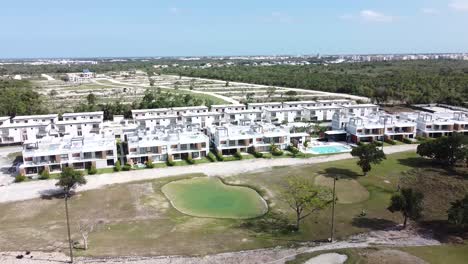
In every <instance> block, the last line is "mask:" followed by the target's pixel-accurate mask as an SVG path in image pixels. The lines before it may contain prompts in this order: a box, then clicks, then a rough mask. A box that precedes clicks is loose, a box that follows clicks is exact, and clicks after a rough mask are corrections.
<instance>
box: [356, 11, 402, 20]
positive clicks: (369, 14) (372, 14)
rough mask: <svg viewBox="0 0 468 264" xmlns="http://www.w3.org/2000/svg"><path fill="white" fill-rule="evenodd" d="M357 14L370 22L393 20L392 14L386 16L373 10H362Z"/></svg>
mask: <svg viewBox="0 0 468 264" xmlns="http://www.w3.org/2000/svg"><path fill="white" fill-rule="evenodd" d="M359 15H360V17H361V18H362V19H364V20H365V21H371V22H392V21H393V20H394V18H393V17H392V16H388V15H385V14H383V13H380V12H377V11H374V10H362V11H361V12H360V13H359Z"/></svg>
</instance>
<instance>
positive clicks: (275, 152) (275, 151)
mask: <svg viewBox="0 0 468 264" xmlns="http://www.w3.org/2000/svg"><path fill="white" fill-rule="evenodd" d="M270 152H271V154H272V155H273V156H281V155H283V151H282V150H281V149H280V148H279V147H278V146H277V145H271V146H270Z"/></svg>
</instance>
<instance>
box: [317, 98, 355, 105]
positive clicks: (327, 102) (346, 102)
mask: <svg viewBox="0 0 468 264" xmlns="http://www.w3.org/2000/svg"><path fill="white" fill-rule="evenodd" d="M317 103H318V104H319V105H318V106H337V105H341V106H344V105H353V104H355V103H356V102H355V101H353V100H348V99H329V100H317Z"/></svg>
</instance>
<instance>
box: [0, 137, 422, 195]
mask: <svg viewBox="0 0 468 264" xmlns="http://www.w3.org/2000/svg"><path fill="white" fill-rule="evenodd" d="M416 147H417V145H398V146H389V147H385V148H384V151H385V153H386V154H392V153H396V152H404V151H415V150H416ZM350 158H352V156H351V154H349V153H344V154H337V155H330V156H317V157H312V158H308V159H299V158H298V159H294V158H281V159H249V160H241V161H231V162H213V163H203V164H197V165H188V166H183V167H167V168H159V169H153V170H137V171H122V172H119V173H106V174H100V175H93V176H88V177H87V180H88V183H87V184H86V185H84V186H82V187H80V188H78V190H79V191H84V190H91V189H98V188H101V187H103V186H106V185H110V184H115V183H126V182H132V181H140V180H150V179H157V178H162V177H171V176H178V175H183V174H192V173H204V174H206V175H208V176H221V177H228V176H231V175H237V174H242V173H247V172H252V171H257V170H262V169H266V168H271V167H278V166H294V165H307V164H317V163H323V162H329V161H336V160H344V159H350ZM55 182H56V180H46V181H31V182H24V183H19V184H11V185H8V186H2V187H0V203H4V202H13V201H21V200H27V199H33V198H39V197H40V196H41V194H51V193H53V192H54V191H55V192H56V191H57V188H56V187H55Z"/></svg>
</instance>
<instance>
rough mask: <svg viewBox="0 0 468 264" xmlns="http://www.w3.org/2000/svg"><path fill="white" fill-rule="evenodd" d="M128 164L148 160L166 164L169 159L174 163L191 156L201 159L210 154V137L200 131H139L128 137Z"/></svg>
mask: <svg viewBox="0 0 468 264" xmlns="http://www.w3.org/2000/svg"><path fill="white" fill-rule="evenodd" d="M127 142H128V154H127V162H129V163H133V164H138V163H141V164H143V163H145V162H146V161H148V160H150V159H151V160H152V161H153V162H165V161H167V160H168V158H169V157H172V158H173V160H174V161H177V160H185V159H187V158H188V157H189V156H191V157H192V158H193V159H201V158H203V157H205V156H206V155H207V154H208V152H209V139H208V137H207V136H206V135H205V134H203V133H201V132H200V131H198V130H193V131H190V130H183V129H160V130H155V131H151V132H150V131H137V132H135V133H132V134H129V135H127Z"/></svg>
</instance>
